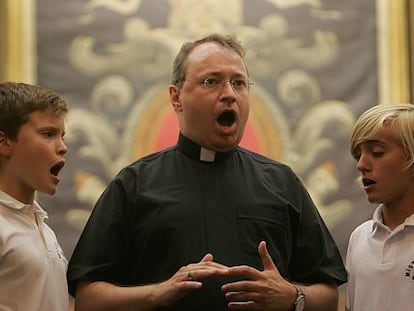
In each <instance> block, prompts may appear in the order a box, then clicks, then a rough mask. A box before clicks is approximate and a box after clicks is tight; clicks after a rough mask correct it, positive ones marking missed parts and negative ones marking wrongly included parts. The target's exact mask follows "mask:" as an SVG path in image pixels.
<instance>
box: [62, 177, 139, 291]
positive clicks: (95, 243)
mask: <svg viewBox="0 0 414 311" xmlns="http://www.w3.org/2000/svg"><path fill="white" fill-rule="evenodd" d="M121 173H122V172H121ZM124 173H125V172H124ZM123 180H125V178H122V177H120V176H119V175H118V176H117V177H116V178H115V179H114V180H113V181H112V182H111V183H110V184H109V186H108V187H107V188H106V189H105V191H104V192H103V194H102V195H101V197H100V198H99V199H98V201H97V202H96V204H95V206H94V208H93V210H92V213H91V215H90V217H89V219H88V222H87V223H86V226H85V228H84V229H83V232H82V233H81V236H80V238H79V240H78V242H77V244H76V246H75V249H74V252H73V254H72V257H71V259H70V261H69V265H68V271H67V281H68V288H69V293H70V294H71V295H72V296H75V293H76V287H77V284H78V281H79V280H80V279H82V278H85V277H86V278H88V279H91V280H96V281H107V282H112V283H120V284H121V283H123V280H124V279H125V278H126V276H127V274H128V271H126V267H128V266H129V265H128V264H127V260H128V259H127V258H128V257H127V255H126V251H127V249H128V232H127V230H128V229H127V228H128V226H127V225H126V222H127V219H128V209H129V207H130V206H131V203H130V202H131V198H130V197H129V196H128V189H127V187H126V185H127V183H125V182H123ZM133 181H134V179H133V178H129V179H128V185H129V186H128V187H134V186H133V184H134V182H133Z"/></svg>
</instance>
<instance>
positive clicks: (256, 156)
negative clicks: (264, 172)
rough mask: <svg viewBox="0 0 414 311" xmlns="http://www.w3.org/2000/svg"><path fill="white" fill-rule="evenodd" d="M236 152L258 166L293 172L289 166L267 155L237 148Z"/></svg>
mask: <svg viewBox="0 0 414 311" xmlns="http://www.w3.org/2000/svg"><path fill="white" fill-rule="evenodd" d="M236 150H237V152H238V153H239V155H240V156H241V157H244V158H249V159H251V160H252V161H254V162H256V163H258V164H262V165H270V166H275V167H278V168H281V169H286V170H289V171H290V170H291V167H290V166H289V165H288V164H286V163H283V162H280V161H279V160H275V159H272V158H270V157H268V156H266V155H263V154H260V153H257V152H255V151H252V150H249V149H246V148H243V147H237V149H236Z"/></svg>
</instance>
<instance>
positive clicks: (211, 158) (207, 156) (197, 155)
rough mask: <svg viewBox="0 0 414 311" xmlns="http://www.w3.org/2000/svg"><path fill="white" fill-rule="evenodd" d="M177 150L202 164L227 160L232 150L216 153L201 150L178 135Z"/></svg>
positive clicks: (190, 141) (181, 135) (187, 139)
mask: <svg viewBox="0 0 414 311" xmlns="http://www.w3.org/2000/svg"><path fill="white" fill-rule="evenodd" d="M177 148H178V150H180V151H181V152H182V153H184V154H186V155H187V156H189V157H190V158H192V159H197V160H200V161H203V162H217V161H221V160H224V159H227V158H229V157H230V156H231V155H232V154H233V153H234V150H231V151H228V152H216V151H213V150H210V149H206V148H203V147H201V146H199V145H197V144H196V143H195V142H193V141H192V140H190V139H189V138H187V137H185V136H184V135H183V134H181V133H180V135H179V137H178V142H177Z"/></svg>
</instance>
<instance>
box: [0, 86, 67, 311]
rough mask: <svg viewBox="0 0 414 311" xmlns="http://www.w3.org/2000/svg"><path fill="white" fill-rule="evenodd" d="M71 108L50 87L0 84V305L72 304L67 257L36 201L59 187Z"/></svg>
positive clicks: (43, 307)
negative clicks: (66, 120) (68, 290)
mask: <svg viewBox="0 0 414 311" xmlns="http://www.w3.org/2000/svg"><path fill="white" fill-rule="evenodd" d="M67 111H68V108H67V105H66V102H65V101H64V100H63V99H62V98H61V97H60V96H59V95H57V94H56V93H54V92H52V91H50V90H48V89H45V88H42V87H39V86H34V85H29V84H25V83H13V82H6V83H1V84H0V280H1V281H0V310H13V311H27V310H31V311H60V310H61V311H67V310H68V309H69V297H68V293H67V285H66V277H65V274H66V267H67V261H66V259H65V257H64V255H63V253H62V250H61V248H60V246H59V244H58V242H57V239H56V236H55V234H54V232H53V231H52V229H51V228H50V227H49V226H48V225H47V224H46V223H45V222H44V220H45V219H46V218H47V213H46V212H45V211H44V210H43V209H42V208H41V207H40V206H39V204H38V203H37V202H36V200H35V193H36V191H40V192H43V193H47V194H50V195H52V194H54V193H55V192H56V188H57V184H58V183H59V177H58V175H59V172H60V171H61V169H62V168H63V166H64V164H65V161H64V158H63V157H64V155H65V153H66V152H67V147H66V145H65V143H64V142H63V136H64V134H65V123H64V116H65V115H66V113H67Z"/></svg>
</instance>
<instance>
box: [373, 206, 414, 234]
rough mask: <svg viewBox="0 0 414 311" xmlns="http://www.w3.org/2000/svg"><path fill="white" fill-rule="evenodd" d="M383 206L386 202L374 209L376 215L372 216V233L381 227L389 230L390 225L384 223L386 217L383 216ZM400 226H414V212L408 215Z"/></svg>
mask: <svg viewBox="0 0 414 311" xmlns="http://www.w3.org/2000/svg"><path fill="white" fill-rule="evenodd" d="M383 208H384V204H380V205H379V206H378V207H377V208H376V209H375V211H374V215H373V216H372V229H371V232H372V233H373V232H375V230H377V229H378V228H379V227H381V228H387V230H389V229H388V227H387V226H385V225H384V219H383V217H382V210H383ZM400 226H403V227H405V226H414V214H411V216H408V217H407V218H406V219H405V220H404V222H403V223H402V224H401V225H400Z"/></svg>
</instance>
